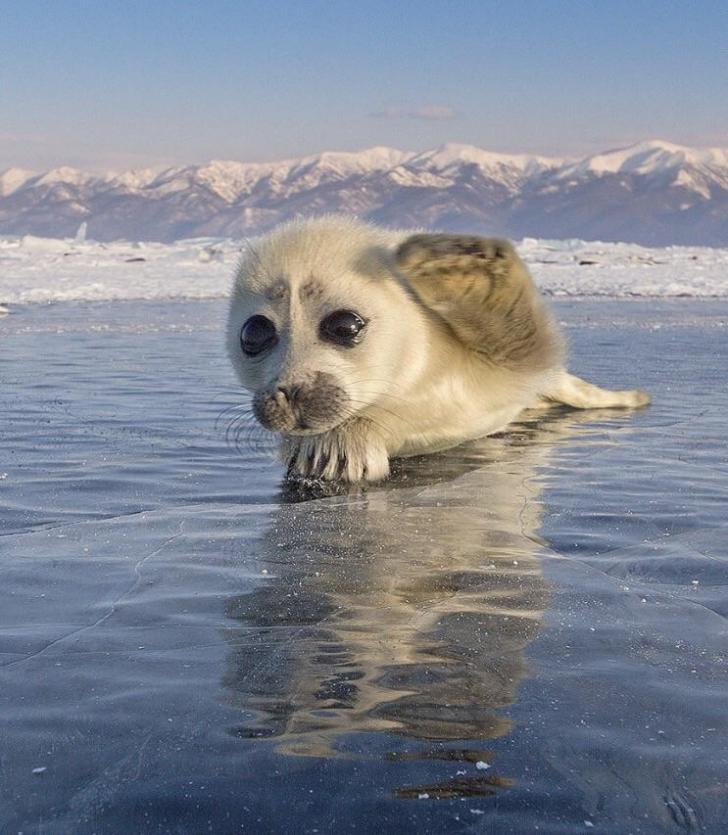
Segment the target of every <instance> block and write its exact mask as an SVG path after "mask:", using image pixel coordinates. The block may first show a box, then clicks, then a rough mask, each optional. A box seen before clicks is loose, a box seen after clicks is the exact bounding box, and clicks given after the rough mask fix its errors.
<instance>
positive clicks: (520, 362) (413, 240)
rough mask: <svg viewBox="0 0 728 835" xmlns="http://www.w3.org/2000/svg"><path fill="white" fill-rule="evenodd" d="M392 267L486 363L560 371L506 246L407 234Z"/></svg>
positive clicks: (546, 322)
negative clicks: (407, 236) (556, 368)
mask: <svg viewBox="0 0 728 835" xmlns="http://www.w3.org/2000/svg"><path fill="white" fill-rule="evenodd" d="M394 260H395V266H396V268H397V270H398V271H399V272H400V273H401V274H402V275H403V276H404V278H405V279H406V280H407V283H408V284H409V285H410V287H411V288H412V289H413V291H414V293H415V295H416V296H417V297H418V299H419V300H420V302H422V304H423V305H424V306H425V307H427V308H428V309H429V310H431V311H433V312H434V313H436V314H437V315H438V316H439V317H440V318H441V319H443V320H444V321H445V322H446V323H447V325H449V327H450V328H451V330H452V331H453V332H454V333H455V335H456V336H457V337H458V339H459V340H460V341H461V342H462V343H463V344H465V345H466V346H467V347H469V348H471V349H472V350H474V351H476V352H477V353H478V354H479V355H480V356H481V357H483V359H485V360H488V361H489V362H491V363H493V364H494V365H497V366H500V367H505V368H509V369H511V370H514V371H527V372H533V371H539V370H545V369H553V368H554V367H558V366H559V365H560V364H561V360H562V356H563V348H562V343H561V339H560V337H559V335H558V331H557V329H556V327H555V325H554V324H553V322H552V321H551V317H550V316H549V314H548V312H547V310H546V308H545V306H544V304H543V302H542V301H541V299H540V297H539V294H538V291H537V290H536V287H535V286H534V284H533V282H532V281H531V277H530V276H529V274H528V270H527V269H526V267H525V266H524V264H523V263H522V261H521V259H520V258H519V257H518V255H517V253H516V251H515V249H514V248H513V246H512V245H511V244H510V243H509V242H508V241H504V240H501V239H499V238H480V237H477V236H475V235H428V234H421V235H411V236H410V237H409V238H407V239H406V240H405V241H403V242H402V243H401V244H400V245H399V247H398V248H397V250H396V252H395V256H394Z"/></svg>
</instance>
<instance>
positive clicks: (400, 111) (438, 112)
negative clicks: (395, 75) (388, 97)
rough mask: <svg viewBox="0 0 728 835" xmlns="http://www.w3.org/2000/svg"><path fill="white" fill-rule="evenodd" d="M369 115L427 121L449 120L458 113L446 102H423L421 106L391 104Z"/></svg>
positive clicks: (380, 117) (378, 117)
mask: <svg viewBox="0 0 728 835" xmlns="http://www.w3.org/2000/svg"><path fill="white" fill-rule="evenodd" d="M369 115H370V116H372V117H374V118H375V119H423V120H424V121H427V122H447V121H449V120H450V119H454V118H455V117H456V116H457V113H456V112H455V111H454V110H453V108H452V107H449V106H448V105H446V104H422V105H420V106H419V107H410V106H409V105H402V104H390V105H387V107H383V108H382V109H381V110H377V111H375V112H374V113H370V114H369Z"/></svg>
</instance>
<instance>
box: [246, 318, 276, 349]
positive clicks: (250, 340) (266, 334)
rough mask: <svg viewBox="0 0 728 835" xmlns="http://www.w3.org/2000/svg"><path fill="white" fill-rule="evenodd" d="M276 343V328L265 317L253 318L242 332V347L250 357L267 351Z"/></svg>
mask: <svg viewBox="0 0 728 835" xmlns="http://www.w3.org/2000/svg"><path fill="white" fill-rule="evenodd" d="M276 342H278V336H277V334H276V326H275V325H274V324H273V322H271V320H270V319H267V318H266V317H265V316H251V317H250V319H248V321H247V322H246V323H245V324H244V325H243V327H242V329H241V331H240V346H241V348H242V349H243V353H244V354H247V355H248V356H249V357H254V356H255V355H256V354H261V353H262V352H263V351H267V350H268V348H272V347H273V346H274V345H275V344H276Z"/></svg>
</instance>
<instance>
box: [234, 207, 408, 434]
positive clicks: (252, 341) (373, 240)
mask: <svg viewBox="0 0 728 835" xmlns="http://www.w3.org/2000/svg"><path fill="white" fill-rule="evenodd" d="M391 243H392V240H391V233H387V232H383V231H381V230H377V229H375V228H373V227H370V226H368V225H366V224H363V223H360V222H358V221H355V220H353V219H348V218H341V217H323V218H318V219H315V220H307V221H297V222H293V223H289V224H286V225H284V226H282V227H279V228H278V229H277V230H275V231H274V232H273V233H271V234H270V235H269V236H268V237H266V238H264V239H262V240H260V241H258V242H256V243H255V244H253V245H252V246H251V247H250V249H249V250H248V252H247V253H246V254H245V256H244V257H243V260H242V262H241V264H240V267H239V268H238V271H237V274H236V278H235V283H234V287H233V294H232V299H231V304H230V311H229V317H228V330H227V342H228V351H229V354H230V357H231V359H232V362H233V366H234V367H235V370H236V371H237V374H238V377H239V378H240V381H241V382H242V384H243V386H244V387H245V388H246V389H247V390H248V391H250V392H252V393H253V408H254V411H255V415H256V417H257V419H258V420H259V421H260V423H261V424H262V425H263V426H264V427H266V428H267V429H270V430H273V431H275V432H279V433H281V434H283V435H317V434H321V433H323V432H327V431H328V430H330V429H332V428H334V427H336V426H339V425H340V424H342V423H344V422H346V421H347V420H349V419H350V418H352V417H354V416H356V415H358V414H360V413H362V412H363V411H365V410H366V409H367V408H368V407H369V406H371V405H372V404H374V403H375V402H377V401H378V400H380V399H381V398H382V397H385V396H387V395H389V394H391V389H392V388H393V387H394V386H396V385H397V381H398V379H401V377H402V375H403V374H404V375H406V374H408V373H416V371H415V369H414V368H412V369H410V370H409V371H408V370H405V369H403V368H402V361H403V359H404V358H405V356H407V355H409V354H410V353H413V351H412V347H410V343H411V341H412V340H413V333H412V327H413V325H412V321H411V319H412V317H409V318H408V317H402V315H401V309H402V304H411V301H410V298H409V295H408V293H407V291H406V290H405V289H404V287H403V286H402V284H401V283H400V282H399V280H398V279H397V277H396V275H395V273H394V272H393V270H392V268H391V255H390V253H391ZM415 364H417V363H416V362H415Z"/></svg>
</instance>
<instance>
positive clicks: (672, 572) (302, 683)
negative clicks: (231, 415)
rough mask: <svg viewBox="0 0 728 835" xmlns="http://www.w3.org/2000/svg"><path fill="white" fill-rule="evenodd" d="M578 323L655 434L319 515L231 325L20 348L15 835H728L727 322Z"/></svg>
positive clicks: (4, 779)
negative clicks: (271, 445) (647, 400)
mask: <svg viewBox="0 0 728 835" xmlns="http://www.w3.org/2000/svg"><path fill="white" fill-rule="evenodd" d="M0 301H2V299H0ZM555 309H556V312H557V315H558V317H559V318H560V319H561V320H562V321H563V322H564V324H565V327H566V330H567V333H568V335H569V338H570V342H571V345H572V355H573V361H572V368H573V370H574V371H575V372H577V373H579V374H583V375H585V376H587V377H588V378H589V379H591V380H593V381H594V382H598V383H600V384H602V385H606V386H615V387H631V386H635V385H639V386H640V387H643V388H645V389H647V390H649V391H650V392H651V393H652V395H653V398H654V405H653V406H651V407H650V408H648V409H645V410H643V411H640V412H635V413H624V414H621V413H618V412H614V413H604V412H596V413H581V414H576V413H568V412H560V413H559V412H557V413H555V414H553V415H552V416H549V417H545V418H544V417H541V418H540V419H538V420H534V421H531V422H524V423H523V424H520V425H519V426H517V427H515V428H514V431H513V432H512V433H509V434H508V435H504V436H499V437H494V438H489V439H485V440H483V441H481V442H477V443H474V444H470V445H468V446H464V447H461V448H458V449H456V450H453V451H451V452H449V453H445V454H440V455H437V456H431V457H429V458H421V459H415V460H411V461H408V462H406V464H404V465H402V466H401V467H399V469H398V471H397V473H396V475H395V477H394V478H393V479H392V480H391V481H390V482H388V483H387V484H385V485H383V486H379V487H372V488H369V489H368V490H367V491H366V492H358V491H356V490H354V491H352V492H350V493H347V494H339V495H331V496H318V497H315V496H314V497H306V496H300V495H299V496H296V495H290V494H288V493H286V492H285V491H284V490H283V489H282V487H281V474H282V473H281V469H280V468H279V467H278V466H277V465H276V464H275V463H274V462H273V461H272V460H271V458H270V455H269V453H268V451H267V449H266V448H265V445H264V444H261V443H254V444H252V446H251V447H250V448H249V449H247V448H244V454H242V455H241V454H240V453H239V452H238V451H236V450H235V449H234V448H231V446H230V445H228V444H226V442H225V426H226V420H225V416H224V415H223V417H222V419H221V420H217V419H218V418H219V417H220V415H221V413H223V411H224V410H225V409H226V408H228V407H230V406H231V405H233V404H235V403H237V402H239V399H240V398H239V395H238V394H237V390H236V386H235V381H234V380H233V377H232V372H231V370H230V369H229V367H228V362H227V360H226V358H225V357H224V355H223V353H222V341H223V340H222V336H221V327H222V322H223V320H224V313H225V311H224V303H223V302H222V301H219V300H217V301H197V302H192V301H187V302H184V301H177V302H167V303H165V302H160V301H146V302H128V301H127V302H116V303H107V302H98V303H82V302H76V303H59V304H54V305H29V306H22V305H21V306H18V307H16V308H14V311H13V313H12V315H10V316H7V317H5V318H3V319H2V320H0V409H1V410H2V424H1V425H0V728H1V730H0V831H1V832H3V833H6V832H7V833H16V832H25V833H31V832H32V833H43V835H66V833H68V835H85V834H86V833H121V832H124V833H127V832H144V833H190V832H195V833H198V832H208V831H209V832H214V833H233V832H253V833H259V832H266V833H267V832H271V833H288V832H301V833H315V832H319V833H325V832H370V831H377V832H379V833H385V832H386V833H401V832H415V831H430V832H453V833H457V832H472V831H479V832H497V833H507V832H512V833H522V832H531V831H540V832H546V833H571V832H587V831H588V832H601V833H615V832H619V833H689V832H706V833H721V832H724V831H726V828H727V827H728V720H727V719H726V717H727V716H728V665H727V657H728V629H727V626H726V617H727V616H728V544H727V543H728V514H727V512H726V509H727V508H728V478H727V476H728V446H727V444H726V430H727V429H728V419H727V418H726V414H727V413H728V388H727V386H726V369H727V368H728V302H726V301H715V300H713V301H698V300H688V299H680V300H672V301H670V300H659V301H658V300H654V299H653V300H649V299H645V300H639V301H637V300H635V301H621V302H616V301H591V302H589V301H578V302H573V301H561V302H558V303H556V304H555ZM216 421H217V425H216Z"/></svg>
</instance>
